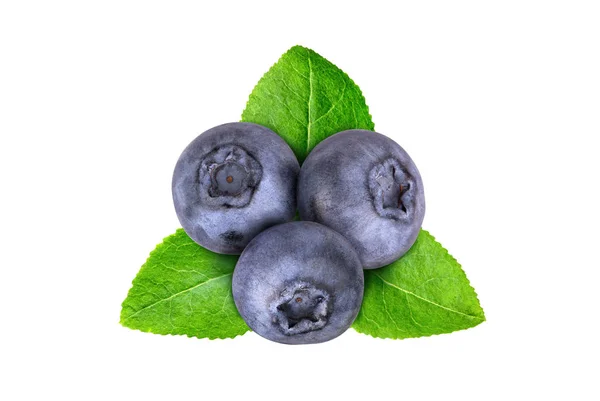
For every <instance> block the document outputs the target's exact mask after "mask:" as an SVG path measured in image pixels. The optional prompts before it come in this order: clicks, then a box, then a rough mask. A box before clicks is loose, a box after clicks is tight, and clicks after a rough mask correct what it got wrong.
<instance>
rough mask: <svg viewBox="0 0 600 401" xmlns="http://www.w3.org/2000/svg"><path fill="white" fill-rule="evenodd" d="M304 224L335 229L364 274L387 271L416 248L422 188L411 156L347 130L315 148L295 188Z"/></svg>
mask: <svg viewBox="0 0 600 401" xmlns="http://www.w3.org/2000/svg"><path fill="white" fill-rule="evenodd" d="M298 208H299V209H300V216H301V217H302V219H303V220H311V221H316V222H318V223H321V224H324V225H326V226H328V227H331V228H333V229H334V230H336V231H337V232H339V233H340V234H342V235H343V236H345V237H346V238H347V239H348V240H349V241H350V242H351V243H352V245H353V246H354V248H355V249H356V252H357V253H358V255H359V257H360V259H361V262H362V264H363V267H364V268H365V269H375V268H378V267H381V266H385V265H387V264H389V263H392V262H393V261H395V260H397V259H398V258H399V257H401V256H402V255H404V253H406V251H408V249H409V248H410V247H411V246H412V244H413V243H414V242H415V240H416V238H417V235H418V234H419V230H420V228H421V224H422V223H423V217H424V216H425V197H424V194H423V182H422V181H421V175H420V174H419V171H418V170H417V167H416V166H415V164H414V163H413V161H412V159H411V158H410V156H409V155H408V154H407V153H406V152H405V151H404V149H402V148H401V147H400V145H398V144H397V143H396V142H394V141H393V140H391V139H390V138H388V137H386V136H384V135H381V134H378V133H376V132H372V131H364V130H349V131H343V132H340V133H337V134H335V135H333V136H331V137H329V138H327V139H325V140H324V141H322V142H321V143H320V144H318V145H317V146H316V147H315V148H314V149H313V151H312V152H311V153H310V154H309V155H308V157H307V158H306V160H305V161H304V164H303V165H302V169H301V170H300V178H299V182H298Z"/></svg>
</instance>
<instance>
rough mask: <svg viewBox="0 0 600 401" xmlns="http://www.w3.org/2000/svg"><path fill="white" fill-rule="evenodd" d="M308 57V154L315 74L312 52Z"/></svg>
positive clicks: (307, 149) (307, 150)
mask: <svg viewBox="0 0 600 401" xmlns="http://www.w3.org/2000/svg"><path fill="white" fill-rule="evenodd" d="M307 55H308V124H307V125H306V154H308V152H309V150H310V128H311V127H312V111H311V103H312V97H313V72H312V62H311V61H310V51H307Z"/></svg>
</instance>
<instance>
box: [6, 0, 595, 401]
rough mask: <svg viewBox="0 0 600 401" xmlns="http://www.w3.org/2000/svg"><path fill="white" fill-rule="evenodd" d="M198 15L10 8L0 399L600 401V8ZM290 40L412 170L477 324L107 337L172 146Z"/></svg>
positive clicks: (234, 97) (233, 109)
mask: <svg viewBox="0 0 600 401" xmlns="http://www.w3.org/2000/svg"><path fill="white" fill-rule="evenodd" d="M207 3H208V4H201V2H192V3H183V2H176V1H169V2H163V3H157V2H152V1H143V2H127V1H116V2H111V1H98V2H82V1H73V2H62V1H53V2H38V3H33V2H27V1H4V2H2V5H0V177H1V181H0V182H1V185H2V195H1V197H0V202H1V207H0V230H1V231H0V234H1V242H0V250H1V258H0V269H1V279H0V280H1V281H0V284H1V286H0V298H1V299H0V301H1V303H0V305H1V312H2V313H1V319H0V326H1V329H0V336H1V341H0V368H1V370H2V372H1V376H0V377H1V382H2V384H1V385H0V398H1V399H3V400H26V399H29V400H32V399H61V400H67V399H68V400H71V399H77V400H94V399H102V400H106V399H114V400H120V399H144V400H154V399H157V400H158V399H160V400H164V399H169V400H183V399H207V400H216V399H232V400H234V399H236V400H239V399H260V400H271V399H273V400H282V399H286V400H287V399H289V400H294V399H301V400H316V399H329V400H337V399H357V400H360V399H362V400H366V399H372V400H380V399H381V400H387V399H404V400H429V399H432V400H433V399H435V400H440V399H445V400H448V399H450V400H452V399H461V400H488V399H547V398H548V397H555V398H556V399H574V400H575V399H576V400H592V399H595V400H597V399H598V397H600V392H599V391H598V382H597V380H598V373H599V371H598V359H599V358H600V353H599V347H598V337H599V336H598V331H597V329H598V326H599V325H598V317H599V313H598V307H600V302H598V286H599V285H600V280H599V279H600V274H599V272H598V271H599V269H600V263H599V262H598V257H597V252H598V239H599V236H598V225H599V224H600V218H599V212H598V209H599V203H600V197H599V190H598V186H599V184H600V183H599V179H598V174H599V173H600V168H599V167H600V166H599V162H598V151H599V146H598V136H599V134H600V24H599V21H600V12H599V8H598V4H597V3H595V2H592V1H590V2H579V1H562V2H559V1H543V2H542V1H540V2H533V1H502V2H485V1H452V2H429V1H420V2H410V3H414V4H406V3H393V4H395V6H394V7H391V6H389V5H388V4H386V3H380V2H376V1H368V2H365V1H361V2H358V3H352V2H350V1H346V2H340V3H338V4H333V3H330V2H324V1H323V2H312V1H303V2H302V3H300V2H297V3H295V4H294V5H292V3H291V2H272V3H268V2H256V1H253V2H250V1H248V2H243V3H239V4H234V3H230V2H217V1H212V2H207ZM389 4H392V2H389ZM295 44H302V45H304V46H307V47H310V48H313V49H314V50H315V51H317V52H318V53H320V54H322V55H323V56H324V57H326V58H328V59H329V60H331V61H332V62H334V63H335V64H337V65H338V66H339V67H340V68H342V69H343V70H344V71H346V72H347V73H348V74H349V75H350V77H352V78H353V79H354V80H355V82H356V83H357V84H358V85H359V86H360V87H361V88H362V90H363V93H364V95H365V97H366V99H367V103H368V104H369V106H370V110H371V113H372V115H373V119H374V121H375V127H376V130H377V131H379V132H382V133H384V134H386V135H388V136H391V137H392V138H394V139H395V140H396V141H397V142H399V143H400V144H401V145H402V146H403V147H404V148H405V149H406V150H407V151H408V152H409V153H410V154H411V156H412V157H413V159H414V160H415V161H416V163H417V165H418V167H419V169H420V171H421V173H422V176H423V179H424V183H425V188H426V198H427V206H428V211H427V215H426V217H425V222H424V228H426V229H428V230H429V231H430V232H431V233H433V234H434V235H435V236H436V237H437V239H438V240H439V241H440V242H441V243H442V244H443V245H444V246H445V247H446V248H447V249H449V250H450V252H451V253H452V254H453V255H454V256H456V257H457V258H458V259H459V261H460V262H461V263H462V265H463V267H464V269H465V271H466V273H467V275H468V277H469V278H470V280H471V283H472V284H473V286H474V287H475V289H476V290H477V292H478V294H479V297H480V300H481V304H482V306H483V307H484V309H485V312H486V316H487V319H488V320H487V322H485V323H483V324H481V325H480V326H478V327H476V328H473V329H470V330H466V331H462V332H456V333H453V334H449V335H441V336H434V337H430V338H419V339H410V340H403V341H393V340H377V339H373V338H371V337H368V336H364V335H360V334H357V333H356V332H353V331H349V332H347V333H345V334H344V335H342V336H341V337H339V338H338V339H336V340H334V341H331V342H329V343H325V344H320V345H312V346H283V345H279V344H275V343H270V342H268V341H266V340H263V339H262V338H260V337H258V336H257V335H256V334H254V333H248V334H246V335H244V336H243V337H238V338H236V339H234V340H222V341H209V340H198V339H190V338H186V337H173V336H158V335H152V334H146V333H141V332H138V331H132V330H129V329H126V328H123V327H121V326H120V325H119V324H118V320H119V313H120V304H121V302H122V301H123V299H124V298H125V296H126V294H127V291H128V289H129V288H130V285H131V280H132V279H133V277H134V276H135V274H136V273H137V271H138V269H139V267H140V266H141V264H142V263H143V262H144V261H145V259H146V257H147V255H148V253H149V252H150V250H152V249H153V247H154V246H155V244H156V243H158V242H160V240H161V239H162V238H163V237H165V236H166V235H169V234H171V233H172V232H173V231H174V230H175V229H176V228H177V227H178V226H179V224H178V222H177V218H176V216H175V213H174V210H173V207H172V203H171V192H170V180H171V174H172V170H173V167H174V164H175V162H176V160H177V157H178V156H179V154H180V152H181V151H182V150H183V148H184V147H185V145H187V143H188V142H190V141H191V140H192V139H193V138H194V137H195V136H196V135H198V134H199V133H201V132H202V131H204V130H206V129H208V128H210V127H212V126H214V125H217V124H221V123H225V122H230V121H237V120H239V118H240V115H241V112H242V110H243V109H244V106H245V103H246V101H247V97H248V94H249V93H250V91H251V90H252V88H253V87H254V85H255V83H256V82H257V81H258V79H259V78H260V77H261V76H262V74H263V73H264V72H266V71H267V69H268V68H269V67H270V66H271V65H272V64H273V63H274V62H275V61H276V60H277V59H278V58H279V56H280V55H281V54H282V53H283V52H285V51H286V50H287V49H288V48H289V47H291V46H293V45H295ZM594 381H595V382H594Z"/></svg>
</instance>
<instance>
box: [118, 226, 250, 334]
mask: <svg viewBox="0 0 600 401" xmlns="http://www.w3.org/2000/svg"><path fill="white" fill-rule="evenodd" d="M237 259H238V256H231V255H219V254H216V253H213V252H211V251H208V250H206V249H204V248H202V247H201V246H200V245H198V244H196V243H195V242H194V241H192V240H191V239H190V237H188V235H187V234H186V233H185V232H184V231H183V229H178V230H177V231H176V232H175V234H173V235H171V236H169V237H167V238H165V239H164V240H163V242H162V243H161V244H159V245H158V246H157V247H156V249H155V250H154V251H152V252H151V253H150V257H149V258H148V260H147V261H146V263H145V264H144V265H143V266H142V268H141V270H140V271H139V273H138V275H137V276H136V278H135V279H134V280H133V287H132V288H131V289H130V290H129V294H128V295H127V298H126V299H125V301H124V302H123V309H122V310H121V324H122V325H123V326H125V327H129V328H131V329H137V330H141V331H146V332H151V333H157V334H184V335H187V336H193V337H199V338H203V337H208V338H211V339H214V338H231V337H235V336H237V335H240V334H244V333H245V332H246V331H248V330H249V328H248V326H246V323H244V321H243V320H242V318H241V316H240V315H239V313H238V311H237V309H236V307H235V304H234V302H233V298H232V294H231V275H232V273H233V268H234V267H235V263H236V262H237Z"/></svg>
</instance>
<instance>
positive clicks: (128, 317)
mask: <svg viewBox="0 0 600 401" xmlns="http://www.w3.org/2000/svg"><path fill="white" fill-rule="evenodd" d="M232 274H233V273H227V274H223V275H221V276H217V277H213V278H211V279H208V280H206V281H202V282H200V283H198V284H196V285H193V286H191V287H189V288H186V289H185V290H181V291H179V292H176V293H174V294H171V295H170V296H168V297H167V298H161V299H159V300H158V301H156V302H153V303H151V304H150V305H147V306H144V307H143V308H142V309H140V310H137V311H135V312H134V313H132V314H131V315H129V316H127V317H126V318H124V319H123V322H125V321H126V320H128V319H131V318H132V317H134V316H135V315H137V314H138V313H140V312H143V311H145V310H146V309H148V308H151V307H153V306H155V305H157V304H159V303H161V302H165V301H169V300H171V299H173V298H175V297H177V296H179V295H181V294H184V293H186V292H189V291H193V290H194V289H196V288H198V287H202V286H203V285H205V284H208V283H210V282H212V281H214V280H218V279H220V278H223V277H227V276H231V275H232Z"/></svg>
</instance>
